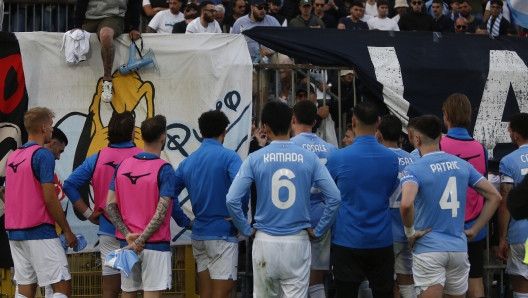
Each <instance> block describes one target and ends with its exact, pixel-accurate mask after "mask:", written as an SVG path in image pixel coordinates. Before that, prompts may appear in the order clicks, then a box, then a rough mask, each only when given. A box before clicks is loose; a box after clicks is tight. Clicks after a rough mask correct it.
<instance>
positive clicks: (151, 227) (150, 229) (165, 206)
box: [135, 197, 171, 245]
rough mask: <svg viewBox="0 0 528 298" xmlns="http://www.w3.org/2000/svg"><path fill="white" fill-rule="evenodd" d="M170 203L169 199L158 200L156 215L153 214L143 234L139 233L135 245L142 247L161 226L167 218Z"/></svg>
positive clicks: (161, 198)
mask: <svg viewBox="0 0 528 298" xmlns="http://www.w3.org/2000/svg"><path fill="white" fill-rule="evenodd" d="M170 201H171V198H170V197H160V198H159V202H158V207H157V208H156V213H154V217H153V218H152V219H151V220H150V222H149V224H148V225H147V228H146V229H145V230H144V231H143V233H141V235H139V237H138V238H137V240H136V241H135V243H136V244H137V245H144V244H145V243H146V242H147V240H148V239H149V238H150V237H151V236H152V235H153V234H154V233H155V232H156V231H157V230H158V229H159V227H160V226H161V224H163V221H164V220H165V216H167V211H168V210H169V206H170Z"/></svg>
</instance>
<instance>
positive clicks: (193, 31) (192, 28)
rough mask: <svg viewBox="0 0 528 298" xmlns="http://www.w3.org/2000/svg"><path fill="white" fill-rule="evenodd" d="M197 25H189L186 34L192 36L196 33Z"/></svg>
mask: <svg viewBox="0 0 528 298" xmlns="http://www.w3.org/2000/svg"><path fill="white" fill-rule="evenodd" d="M194 24H195V23H193V22H190V23H189V24H188V25H187V29H185V34H192V33H195V28H194V27H193V26H194Z"/></svg>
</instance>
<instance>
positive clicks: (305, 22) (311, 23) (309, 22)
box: [288, 0, 325, 28]
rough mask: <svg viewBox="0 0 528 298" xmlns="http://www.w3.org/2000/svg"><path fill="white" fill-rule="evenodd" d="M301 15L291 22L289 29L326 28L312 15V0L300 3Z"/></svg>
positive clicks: (304, 0) (303, 0)
mask: <svg viewBox="0 0 528 298" xmlns="http://www.w3.org/2000/svg"><path fill="white" fill-rule="evenodd" d="M299 9H300V10H301V14H300V15H298V16H297V17H295V18H294V19H292V20H291V21H290V23H289V24H288V27H308V28H324V27H325V26H324V23H323V21H321V19H320V18H319V17H317V16H314V15H313V14H312V0H301V1H299Z"/></svg>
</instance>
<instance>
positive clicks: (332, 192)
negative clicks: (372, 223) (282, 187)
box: [313, 158, 341, 238]
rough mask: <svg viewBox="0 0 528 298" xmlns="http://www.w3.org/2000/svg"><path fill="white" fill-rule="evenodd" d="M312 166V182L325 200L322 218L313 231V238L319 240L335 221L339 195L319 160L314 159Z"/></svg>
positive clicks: (339, 200)
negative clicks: (313, 165) (313, 166)
mask: <svg viewBox="0 0 528 298" xmlns="http://www.w3.org/2000/svg"><path fill="white" fill-rule="evenodd" d="M314 164H315V168H314V182H315V183H316V184H317V186H318V188H319V189H320V190H321V192H322V193H323V196H324V198H325V200H326V206H325V209H324V211H323V216H321V219H320V220H319V223H318V224H317V226H316V227H315V229H314V231H313V232H314V234H315V237H317V238H319V237H321V236H323V235H324V234H325V233H326V232H327V231H328V230H329V229H330V227H331V226H332V224H333V223H334V221H335V218H336V216H337V210H338V208H339V205H340V204H341V193H340V192H339V189H338V188H337V186H336V184H335V182H334V180H333V179H332V176H330V173H329V172H328V170H327V169H326V167H325V166H324V165H323V163H322V162H321V160H319V159H318V158H314Z"/></svg>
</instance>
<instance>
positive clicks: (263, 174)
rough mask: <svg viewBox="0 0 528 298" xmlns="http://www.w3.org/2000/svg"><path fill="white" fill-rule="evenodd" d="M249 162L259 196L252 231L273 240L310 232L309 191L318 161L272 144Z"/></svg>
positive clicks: (291, 147)
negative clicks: (273, 237) (273, 238)
mask: <svg viewBox="0 0 528 298" xmlns="http://www.w3.org/2000/svg"><path fill="white" fill-rule="evenodd" d="M248 159H249V163H250V166H251V170H252V171H253V177H254V179H255V184H256V186H257V195H258V200H257V211H256V214H255V221H256V223H255V225H254V227H255V228H256V229H258V230H261V231H263V232H265V233H267V234H270V235H273V236H286V235H294V234H297V233H299V232H300V231H301V230H303V229H307V228H310V188H311V186H312V184H313V182H315V181H314V177H315V176H316V174H317V173H316V163H320V161H319V159H318V157H317V156H316V155H315V154H313V153H311V152H309V151H307V150H305V149H303V148H301V147H299V146H297V145H295V144H294V143H293V142H290V141H273V142H272V143H271V144H269V145H268V146H266V147H264V148H262V149H260V150H258V151H256V152H254V153H252V154H250V155H249V157H248ZM320 168H321V167H320ZM323 169H324V168H323Z"/></svg>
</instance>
